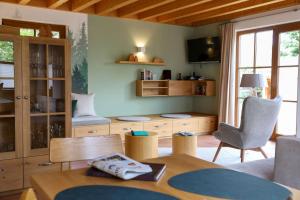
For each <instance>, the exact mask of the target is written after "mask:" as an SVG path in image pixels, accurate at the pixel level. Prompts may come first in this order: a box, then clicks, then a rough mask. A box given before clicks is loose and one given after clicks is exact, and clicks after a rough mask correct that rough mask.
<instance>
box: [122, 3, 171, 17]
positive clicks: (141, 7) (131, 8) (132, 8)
mask: <svg viewBox="0 0 300 200" xmlns="http://www.w3.org/2000/svg"><path fill="white" fill-rule="evenodd" d="M172 1H174V0H143V1H138V2H135V3H133V4H129V5H127V6H124V7H122V8H120V9H119V10H118V16H119V17H128V16H130V15H135V14H137V13H140V12H143V11H146V10H149V9H152V8H155V7H158V6H161V5H164V4H167V3H170V2H172Z"/></svg>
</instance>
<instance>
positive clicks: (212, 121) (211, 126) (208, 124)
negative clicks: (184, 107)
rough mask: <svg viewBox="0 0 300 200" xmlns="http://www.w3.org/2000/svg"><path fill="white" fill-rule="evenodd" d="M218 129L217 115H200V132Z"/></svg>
mask: <svg viewBox="0 0 300 200" xmlns="http://www.w3.org/2000/svg"><path fill="white" fill-rule="evenodd" d="M216 129H217V117H200V118H199V132H200V133H205V132H213V131H215V130H216Z"/></svg>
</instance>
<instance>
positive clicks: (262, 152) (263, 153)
mask: <svg viewBox="0 0 300 200" xmlns="http://www.w3.org/2000/svg"><path fill="white" fill-rule="evenodd" d="M258 149H259V151H260V152H261V154H262V155H263V156H264V157H265V158H268V156H267V154H266V152H265V151H264V150H263V149H262V148H258Z"/></svg>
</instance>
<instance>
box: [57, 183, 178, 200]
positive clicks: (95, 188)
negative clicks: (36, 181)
mask: <svg viewBox="0 0 300 200" xmlns="http://www.w3.org/2000/svg"><path fill="white" fill-rule="evenodd" d="M97 199H103V200H135V199H138V200H140V199H143V200H178V199H177V198H175V197H172V196H169V195H166V194H162V193H158V192H152V191H149V190H143V189H136V188H130V187H120V186H109V185H87V186H78V187H73V188H69V189H66V190H64V191H62V192H60V193H58V194H57V195H56V197H55V200H97Z"/></svg>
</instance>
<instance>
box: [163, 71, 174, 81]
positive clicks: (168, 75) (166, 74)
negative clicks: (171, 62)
mask: <svg viewBox="0 0 300 200" xmlns="http://www.w3.org/2000/svg"><path fill="white" fill-rule="evenodd" d="M171 78H172V73H171V70H163V72H162V79H163V80H171Z"/></svg>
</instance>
